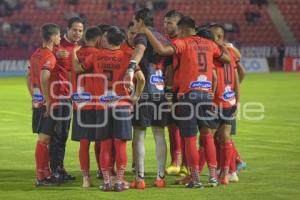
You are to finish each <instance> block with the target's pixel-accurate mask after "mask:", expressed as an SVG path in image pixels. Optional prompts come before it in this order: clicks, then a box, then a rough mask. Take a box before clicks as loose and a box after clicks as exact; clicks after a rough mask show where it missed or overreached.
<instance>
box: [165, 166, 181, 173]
mask: <svg viewBox="0 0 300 200" xmlns="http://www.w3.org/2000/svg"><path fill="white" fill-rule="evenodd" d="M179 171H180V167H179V166H175V165H172V164H171V165H170V166H169V167H167V169H166V174H169V175H171V174H178V173H179Z"/></svg>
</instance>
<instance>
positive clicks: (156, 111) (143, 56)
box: [125, 8, 169, 189]
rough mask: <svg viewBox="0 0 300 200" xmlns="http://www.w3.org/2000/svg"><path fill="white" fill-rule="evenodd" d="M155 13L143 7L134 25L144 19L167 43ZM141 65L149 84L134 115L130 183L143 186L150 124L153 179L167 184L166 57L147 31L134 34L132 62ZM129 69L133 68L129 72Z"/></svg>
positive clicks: (163, 184)
mask: <svg viewBox="0 0 300 200" xmlns="http://www.w3.org/2000/svg"><path fill="white" fill-rule="evenodd" d="M153 20H154V19H153V13H152V11H151V10H149V9H147V8H144V9H141V10H139V11H137V12H136V13H135V15H134V17H133V23H134V27H133V30H135V29H136V27H137V26H139V24H141V23H144V24H145V25H146V26H147V27H148V28H149V29H151V31H153V34H154V35H155V37H156V38H158V39H159V40H160V41H161V42H163V43H165V44H167V43H169V41H168V40H167V39H166V38H165V37H164V36H163V35H162V34H160V33H158V32H157V31H154V30H153V25H154V24H153V23H154V22H153ZM137 64H139V65H140V67H141V70H142V72H143V74H144V76H145V78H146V85H145V88H144V91H143V94H142V97H141V99H140V100H139V102H138V104H137V105H136V106H135V109H134V118H133V122H132V123H133V127H134V130H133V143H134V148H133V150H134V151H135V152H134V155H135V161H134V163H135V170H136V177H135V180H134V181H133V182H132V183H131V188H136V189H144V188H145V187H146V185H145V181H144V174H145V169H144V161H145V142H144V140H145V134H146V129H147V127H151V128H152V132H153V135H154V139H155V145H156V160H157V176H156V180H155V182H154V185H155V186H156V187H160V188H162V187H165V186H166V181H165V167H166V156H167V155H166V154H167V145H166V139H165V135H164V127H165V126H166V125H168V121H169V119H168V112H167V111H166V110H167V108H168V105H167V100H166V99H165V96H164V89H165V88H164V82H165V78H164V75H163V71H164V57H162V56H160V55H158V54H157V53H155V52H154V50H153V47H152V46H151V44H150V43H149V41H148V40H147V37H146V36H145V35H144V34H137V36H136V37H135V38H134V51H133V54H132V59H131V61H130V64H129V66H134V68H135V67H136V66H137ZM129 71H130V72H129ZM129 71H127V72H128V73H127V75H128V76H125V77H126V78H128V80H129V81H132V72H133V71H134V70H129Z"/></svg>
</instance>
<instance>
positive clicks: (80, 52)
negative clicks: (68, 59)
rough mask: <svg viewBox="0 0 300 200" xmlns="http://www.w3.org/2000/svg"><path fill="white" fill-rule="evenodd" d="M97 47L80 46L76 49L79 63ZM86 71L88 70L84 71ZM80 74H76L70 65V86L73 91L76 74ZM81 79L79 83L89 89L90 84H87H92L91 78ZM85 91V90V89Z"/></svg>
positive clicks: (76, 79) (74, 89) (75, 87)
mask: <svg viewBox="0 0 300 200" xmlns="http://www.w3.org/2000/svg"><path fill="white" fill-rule="evenodd" d="M97 50H98V49H97V48H95V47H82V48H80V49H79V50H78V51H77V57H78V61H79V62H80V63H84V61H85V59H86V58H87V57H88V56H89V55H92V54H93V53H95V52H97ZM86 73H88V72H86ZM79 75H80V74H77V73H76V72H75V70H74V68H73V67H72V88H73V92H76V91H77V89H78V88H77V86H78V84H77V83H78V76H79ZM81 81H83V83H80V85H82V84H84V85H85V89H89V88H91V86H87V85H89V84H93V82H92V78H91V77H90V78H87V77H85V78H82V79H81ZM85 91H86V90H85Z"/></svg>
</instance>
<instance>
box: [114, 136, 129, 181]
mask: <svg viewBox="0 0 300 200" xmlns="http://www.w3.org/2000/svg"><path fill="white" fill-rule="evenodd" d="M114 143H115V150H116V164H117V182H122V181H123V177H124V173H125V169H126V165H127V153H126V140H119V139H115V142H114Z"/></svg>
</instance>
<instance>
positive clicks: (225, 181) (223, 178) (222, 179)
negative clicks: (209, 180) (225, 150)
mask: <svg viewBox="0 0 300 200" xmlns="http://www.w3.org/2000/svg"><path fill="white" fill-rule="evenodd" d="M219 181H220V183H221V184H222V185H228V184H229V177H228V174H227V175H225V174H224V175H222V176H220V178H219Z"/></svg>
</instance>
